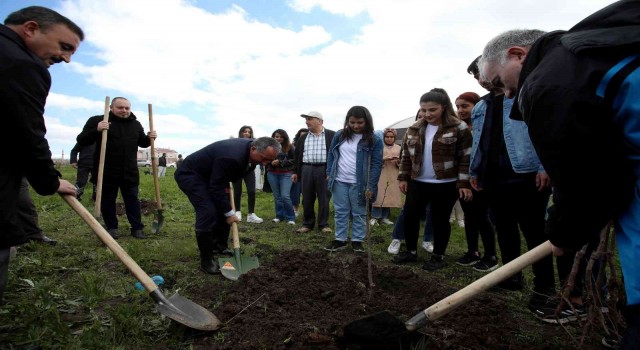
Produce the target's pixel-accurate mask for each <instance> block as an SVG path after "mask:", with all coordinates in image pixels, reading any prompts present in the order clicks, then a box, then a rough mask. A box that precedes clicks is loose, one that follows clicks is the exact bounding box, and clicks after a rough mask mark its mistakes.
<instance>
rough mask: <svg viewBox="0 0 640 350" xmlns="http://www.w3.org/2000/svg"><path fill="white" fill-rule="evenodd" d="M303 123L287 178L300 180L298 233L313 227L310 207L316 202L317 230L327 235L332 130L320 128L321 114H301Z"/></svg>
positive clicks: (312, 207) (314, 216) (314, 112)
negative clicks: (301, 215)
mask: <svg viewBox="0 0 640 350" xmlns="http://www.w3.org/2000/svg"><path fill="white" fill-rule="evenodd" d="M300 116H301V117H302V118H304V119H305V120H306V123H307V128H309V132H308V133H306V134H304V135H302V136H301V137H300V139H299V140H298V142H296V144H295V152H296V163H295V164H296V168H295V173H294V174H293V175H291V181H293V182H294V183H295V182H297V181H302V198H303V199H304V200H303V201H302V207H303V209H304V220H303V221H302V227H300V228H299V229H297V230H296V232H298V233H307V232H309V231H311V230H312V229H313V227H314V226H315V224H316V214H315V211H314V207H315V205H316V198H317V199H318V229H319V230H321V231H322V232H323V233H331V232H332V231H331V228H330V227H329V201H330V200H331V192H329V191H328V190H327V158H328V153H329V147H330V146H331V141H333V137H334V136H335V135H336V132H335V131H333V130H329V129H325V128H324V126H322V123H323V118H322V114H320V113H319V112H316V111H311V112H309V113H307V114H301V115H300Z"/></svg>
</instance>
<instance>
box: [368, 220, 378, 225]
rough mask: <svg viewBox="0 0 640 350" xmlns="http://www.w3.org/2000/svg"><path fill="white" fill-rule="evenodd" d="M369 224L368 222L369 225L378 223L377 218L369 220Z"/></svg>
mask: <svg viewBox="0 0 640 350" xmlns="http://www.w3.org/2000/svg"><path fill="white" fill-rule="evenodd" d="M369 224H370V225H371V226H375V225H377V224H378V220H376V219H371V220H370V221H369Z"/></svg>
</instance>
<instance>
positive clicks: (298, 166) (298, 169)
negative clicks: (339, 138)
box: [294, 129, 336, 181]
mask: <svg viewBox="0 0 640 350" xmlns="http://www.w3.org/2000/svg"><path fill="white" fill-rule="evenodd" d="M309 132H311V131H309ZM307 135H309V133H306V134H304V135H302V136H300V138H299V139H298V141H296V144H295V154H296V161H295V168H294V173H295V174H296V175H298V181H300V180H301V179H300V175H301V173H302V155H303V154H304V141H305V140H306V139H307ZM334 136H336V132H335V131H333V130H329V129H324V139H325V144H326V145H327V159H329V154H328V153H329V148H331V141H333V137H334Z"/></svg>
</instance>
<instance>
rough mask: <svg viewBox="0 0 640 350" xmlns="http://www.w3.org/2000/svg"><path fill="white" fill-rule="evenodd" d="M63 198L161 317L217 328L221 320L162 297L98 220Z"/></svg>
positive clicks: (183, 301) (179, 298) (181, 299)
mask: <svg viewBox="0 0 640 350" xmlns="http://www.w3.org/2000/svg"><path fill="white" fill-rule="evenodd" d="M62 198H63V199H64V200H65V201H66V202H67V203H68V204H69V205H70V206H71V208H73V210H75V211H76V213H78V215H80V217H82V219H84V221H85V222H86V223H87V224H89V226H91V228H92V229H93V231H94V232H95V233H96V235H97V236H98V238H100V240H102V242H104V244H106V245H107V247H108V248H109V250H111V251H112V252H113V253H114V254H115V255H116V256H117V257H118V258H119V259H120V261H122V262H123V263H124V264H125V266H126V267H127V268H128V269H129V271H131V273H132V274H133V276H135V278H136V279H138V281H140V282H141V283H142V285H143V286H144V288H145V289H146V290H147V291H148V292H149V295H150V296H151V298H153V300H155V302H156V304H157V306H156V307H157V310H158V311H159V312H160V313H161V314H163V315H165V316H167V317H169V318H170V319H172V320H174V321H176V322H179V323H182V324H183V325H185V326H187V327H190V328H194V329H199V330H203V331H213V330H216V329H218V328H220V326H221V322H220V320H218V318H217V317H216V316H215V315H214V314H212V313H211V312H210V311H209V310H207V309H205V308H204V307H202V306H200V305H198V304H196V303H194V302H193V301H191V300H189V299H187V298H185V297H182V296H180V295H178V294H177V293H176V294H174V295H173V296H171V297H169V298H167V297H165V296H164V294H162V291H161V290H160V288H158V286H156V284H155V283H154V282H153V280H152V279H151V278H150V277H149V275H147V274H146V273H145V272H144V271H143V270H142V268H140V266H139V265H138V264H137V263H136V262H135V261H134V260H133V259H132V258H131V257H130V256H129V254H127V252H125V251H124V250H123V249H122V247H120V245H119V244H118V243H117V242H116V241H115V240H114V239H113V238H112V237H111V235H109V233H107V231H106V230H105V229H104V228H103V227H102V226H101V225H100V223H99V222H98V220H96V219H95V218H94V217H93V216H91V213H89V212H88V211H87V209H86V208H85V207H84V206H83V205H82V204H81V203H80V202H78V200H77V199H76V198H75V197H73V196H72V195H62Z"/></svg>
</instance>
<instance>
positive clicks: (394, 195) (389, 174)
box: [371, 129, 402, 225]
mask: <svg viewBox="0 0 640 350" xmlns="http://www.w3.org/2000/svg"><path fill="white" fill-rule="evenodd" d="M397 135H398V133H397V132H396V130H395V129H384V131H383V137H384V147H383V148H382V161H383V163H382V172H381V173H380V181H379V182H378V194H379V195H378V196H377V197H376V201H375V203H373V207H372V211H371V217H372V219H371V224H372V225H375V224H377V221H378V220H380V221H382V223H384V224H387V225H393V221H391V220H389V214H390V213H391V208H402V193H401V192H400V188H399V187H398V169H399V165H400V149H401V148H400V146H399V145H397V144H396V136H397Z"/></svg>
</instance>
